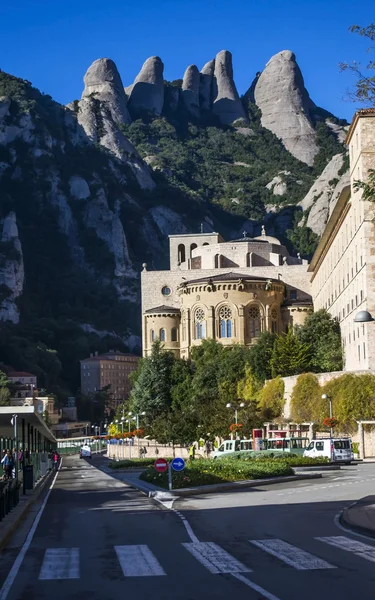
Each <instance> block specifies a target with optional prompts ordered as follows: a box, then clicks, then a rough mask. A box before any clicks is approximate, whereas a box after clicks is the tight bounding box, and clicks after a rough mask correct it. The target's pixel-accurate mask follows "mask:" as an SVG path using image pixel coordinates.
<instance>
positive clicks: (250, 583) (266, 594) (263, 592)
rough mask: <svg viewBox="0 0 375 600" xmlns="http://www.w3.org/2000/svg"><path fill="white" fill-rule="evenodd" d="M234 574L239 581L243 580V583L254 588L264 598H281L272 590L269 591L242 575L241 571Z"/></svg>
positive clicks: (278, 599) (276, 599) (269, 599)
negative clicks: (272, 592)
mask: <svg viewBox="0 0 375 600" xmlns="http://www.w3.org/2000/svg"><path fill="white" fill-rule="evenodd" d="M232 576H233V577H235V578H236V579H238V580H239V581H242V583H244V584H245V585H247V586H248V587H250V588H252V589H253V590H255V591H256V592H258V594H261V595H262V596H263V597H264V598H267V600H280V598H279V597H278V596H274V595H273V594H271V592H267V590H265V589H264V588H262V587H260V585H257V584H256V583H254V582H253V581H250V579H248V578H247V577H245V576H244V575H241V573H232Z"/></svg>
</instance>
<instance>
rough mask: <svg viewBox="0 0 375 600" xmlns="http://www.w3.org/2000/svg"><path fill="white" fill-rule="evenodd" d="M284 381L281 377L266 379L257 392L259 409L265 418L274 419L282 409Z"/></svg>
mask: <svg viewBox="0 0 375 600" xmlns="http://www.w3.org/2000/svg"><path fill="white" fill-rule="evenodd" d="M284 404H285V400H284V382H283V380H282V379H281V377H276V378H275V379H271V381H267V383H266V384H265V386H264V387H263V388H262V389H261V390H260V392H259V409H260V410H261V411H262V414H263V415H264V417H265V418H266V419H276V418H277V417H279V416H280V415H281V413H282V412H283V409H284Z"/></svg>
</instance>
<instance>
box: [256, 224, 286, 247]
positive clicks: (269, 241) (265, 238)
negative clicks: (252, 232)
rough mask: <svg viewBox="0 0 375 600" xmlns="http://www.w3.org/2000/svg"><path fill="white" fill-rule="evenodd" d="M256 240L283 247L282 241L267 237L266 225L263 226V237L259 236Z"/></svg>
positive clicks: (270, 236)
mask: <svg viewBox="0 0 375 600" xmlns="http://www.w3.org/2000/svg"><path fill="white" fill-rule="evenodd" d="M254 240H257V241H261V242H268V243H269V244H277V245H278V246H281V243H280V240H278V239H277V238H275V237H273V236H272V235H266V229H265V227H264V225H262V235H258V236H257V237H255V238H254Z"/></svg>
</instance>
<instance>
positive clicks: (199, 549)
mask: <svg viewBox="0 0 375 600" xmlns="http://www.w3.org/2000/svg"><path fill="white" fill-rule="evenodd" d="M182 545H183V546H184V548H186V550H187V551H188V552H190V554H192V555H193V556H194V558H196V559H197V561H198V562H200V563H201V564H202V565H203V566H204V567H206V569H208V571H210V573H214V574H215V575H217V574H218V573H251V569H249V567H246V566H245V565H243V564H242V563H241V562H240V561H239V560H237V559H236V558H234V556H232V555H231V554H229V553H228V552H226V551H225V550H223V548H221V547H220V546H218V545H217V544H215V543H214V542H198V543H194V544H191V543H190V542H189V543H184V544H182Z"/></svg>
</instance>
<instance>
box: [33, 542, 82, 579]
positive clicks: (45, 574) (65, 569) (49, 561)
mask: <svg viewBox="0 0 375 600" xmlns="http://www.w3.org/2000/svg"><path fill="white" fill-rule="evenodd" d="M39 579H45V580H46V579H79V549H78V548H47V550H46V552H45V555H44V559H43V563H42V568H41V569H40V573H39Z"/></svg>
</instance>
